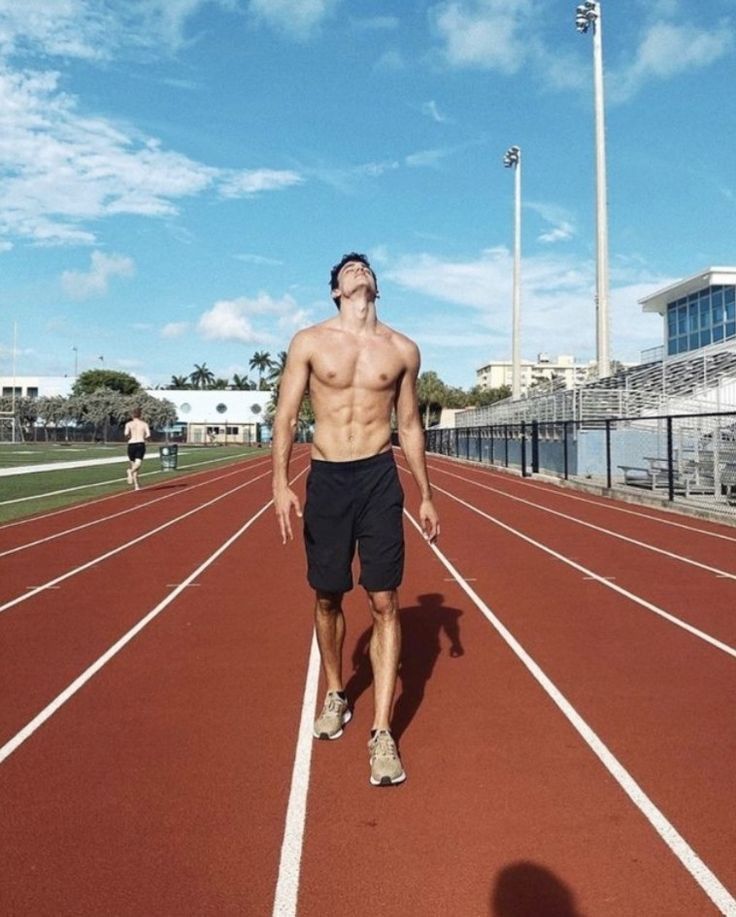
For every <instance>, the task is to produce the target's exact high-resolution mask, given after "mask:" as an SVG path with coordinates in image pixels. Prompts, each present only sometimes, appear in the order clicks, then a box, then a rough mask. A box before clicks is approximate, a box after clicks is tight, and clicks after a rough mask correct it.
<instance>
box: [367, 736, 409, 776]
mask: <svg viewBox="0 0 736 917" xmlns="http://www.w3.org/2000/svg"><path fill="white" fill-rule="evenodd" d="M368 751H369V752H370V754H371V783H372V784H373V786H393V785H394V784H396V783H403V782H404V781H405V780H406V774H405V773H404V768H403V767H402V766H401V758H399V753H398V751H397V750H396V742H394V738H393V736H392V735H391V733H390V732H389V731H388V729H379V730H378V731H377V732H376V734H375V735H374V736H373V737H372V738H371V740H370V742H369V743H368Z"/></svg>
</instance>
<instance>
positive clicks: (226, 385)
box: [210, 379, 230, 391]
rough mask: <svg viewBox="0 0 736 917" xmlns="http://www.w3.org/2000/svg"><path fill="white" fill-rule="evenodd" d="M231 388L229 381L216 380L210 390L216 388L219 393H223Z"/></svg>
mask: <svg viewBox="0 0 736 917" xmlns="http://www.w3.org/2000/svg"><path fill="white" fill-rule="evenodd" d="M229 387H230V380H229V379H215V380H214V382H213V383H212V385H210V388H215V389H217V390H218V391H222V390H224V389H226V388H229Z"/></svg>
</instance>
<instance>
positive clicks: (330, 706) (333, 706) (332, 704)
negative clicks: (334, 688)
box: [322, 694, 342, 713]
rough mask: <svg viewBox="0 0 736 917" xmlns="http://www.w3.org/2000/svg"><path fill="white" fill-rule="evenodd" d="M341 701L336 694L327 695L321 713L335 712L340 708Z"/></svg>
mask: <svg viewBox="0 0 736 917" xmlns="http://www.w3.org/2000/svg"><path fill="white" fill-rule="evenodd" d="M341 704H342V701H341V700H340V698H339V697H338V696H337V694H329V695H328V696H327V703H326V704H325V706H324V710H323V711H322V712H323V713H337V712H338V711H339V709H340V706H341Z"/></svg>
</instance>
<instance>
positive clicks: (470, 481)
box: [435, 468, 736, 580]
mask: <svg viewBox="0 0 736 917" xmlns="http://www.w3.org/2000/svg"><path fill="white" fill-rule="evenodd" d="M435 470H437V471H440V472H441V473H442V474H446V475H448V477H451V478H457V479H458V481H465V483H466V484H472V485H473V486H474V487H480V488H482V489H483V490H488V491H490V492H491V493H494V494H499V495H500V496H502V497H506V498H507V499H508V500H514V501H516V502H517V503H523V504H524V505H525V506H531V507H532V509H536V510H539V511H540V512H542V513H550V514H551V515H553V516H559V517H560V518H561V519H567V520H568V521H569V522H574V523H576V524H577V525H582V526H585V528H588V529H593V530H594V531H596V532H600V533H601V534H603V535H610V536H611V537H612V538H618V539H620V540H621V541H627V542H628V543H629V544H633V545H636V546H637V547H638V548H644V549H645V550H647V551H654V553H655V554H662V555H664V556H665V557H669V558H671V559H672V560H678V561H680V562H681V563H683V564H690V565H691V566H692V567H699V568H700V569H701V570H705V571H706V572H708V573H714V574H715V575H716V576H718V577H720V578H723V579H732V580H736V573H729V572H728V570H721V569H719V568H718V567H711V566H710V565H709V564H704V563H701V562H700V561H698V560H692V559H691V558H690V557H684V556H683V555H682V554H675V553H674V552H673V551H667V550H665V549H664V548H658V547H655V546H654V545H652V544H649V543H648V542H646V541H638V540H637V539H636V538H630V537H629V536H628V535H622V534H620V533H619V532H614V531H612V530H611V529H606V528H603V527H602V526H600V525H595V524H594V523H592V522H586V521H585V520H584V519H578V518H577V517H576V516H570V515H568V514H567V513H562V512H560V511H559V510H557V509H552V508H551V507H549V506H541V505H540V504H539V503H534V502H533V501H532V500H525V499H524V498H523V497H516V496H514V495H513V494H510V493H507V492H506V491H504V490H499V489H498V488H497V487H489V486H488V484H481V483H480V481H474V480H473V479H472V478H466V477H463V476H462V475H460V474H455V473H454V472H452V471H445V469H444V468H438V469H435Z"/></svg>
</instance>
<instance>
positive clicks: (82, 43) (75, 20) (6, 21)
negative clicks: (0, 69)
mask: <svg viewBox="0 0 736 917" xmlns="http://www.w3.org/2000/svg"><path fill="white" fill-rule="evenodd" d="M214 3H216V4H218V5H220V6H222V7H224V8H225V9H231V8H232V5H233V4H232V2H231V0H139V2H137V3H103V2H100V0H23V2H18V0H0V52H1V53H4V54H6V55H7V54H12V53H37V54H42V55H44V56H52V57H70V58H77V59H82V60H110V59H112V58H113V57H115V56H116V55H118V54H119V53H120V52H121V51H122V50H123V49H128V50H131V49H132V50H136V51H139V52H140V51H143V50H147V51H154V50H155V52H156V53H157V54H160V53H161V51H162V50H167V49H168V50H171V51H176V50H177V49H178V48H180V47H181V46H182V45H183V44H184V42H185V40H186V39H185V29H186V24H187V22H188V21H189V20H190V19H191V18H192V17H193V16H195V15H196V14H197V13H198V12H199V10H201V9H202V8H203V7H204V6H206V5H208V4H214Z"/></svg>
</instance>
